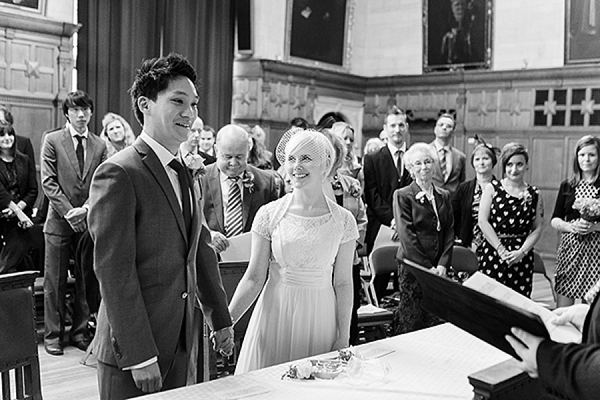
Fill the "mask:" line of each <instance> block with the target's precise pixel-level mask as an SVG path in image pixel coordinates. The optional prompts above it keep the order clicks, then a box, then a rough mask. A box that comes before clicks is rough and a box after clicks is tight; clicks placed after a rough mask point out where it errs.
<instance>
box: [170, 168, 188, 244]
mask: <svg viewBox="0 0 600 400" xmlns="http://www.w3.org/2000/svg"><path fill="white" fill-rule="evenodd" d="M169 167H171V168H173V169H174V170H175V172H177V178H178V179H179V186H180V188H181V204H182V209H183V210H182V211H183V220H184V221H185V229H186V231H187V234H188V236H189V234H190V227H191V226H192V205H191V202H190V180H189V177H188V172H187V169H186V168H184V167H183V165H181V163H180V162H179V161H177V160H176V159H173V160H171V162H170V163H169Z"/></svg>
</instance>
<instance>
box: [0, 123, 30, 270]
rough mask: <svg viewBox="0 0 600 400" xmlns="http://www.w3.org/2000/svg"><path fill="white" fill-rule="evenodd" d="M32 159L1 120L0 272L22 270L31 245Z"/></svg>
mask: <svg viewBox="0 0 600 400" xmlns="http://www.w3.org/2000/svg"><path fill="white" fill-rule="evenodd" d="M35 176H36V171H35V165H34V164H33V161H32V160H30V159H29V157H27V156H26V155H25V154H23V153H21V152H20V151H18V150H16V143H15V134H14V130H13V128H12V125H11V124H9V123H7V122H0V210H2V215H1V216H0V235H1V239H2V241H3V242H4V245H3V246H2V250H1V251H0V274H5V273H10V272H16V271H24V270H25V269H26V268H25V264H24V257H25V256H26V255H27V253H28V251H29V249H30V248H31V242H32V238H31V235H30V232H29V229H28V228H31V227H32V226H33V222H32V221H31V219H30V216H31V211H32V207H33V204H34V202H35V200H36V198H37V193H38V187H37V180H36V178H35Z"/></svg>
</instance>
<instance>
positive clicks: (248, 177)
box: [242, 170, 254, 193]
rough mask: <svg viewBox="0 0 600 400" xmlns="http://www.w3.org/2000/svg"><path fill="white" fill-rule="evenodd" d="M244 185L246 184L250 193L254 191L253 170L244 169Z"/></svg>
mask: <svg viewBox="0 0 600 400" xmlns="http://www.w3.org/2000/svg"><path fill="white" fill-rule="evenodd" d="M242 185H244V187H245V188H246V189H248V191H249V192H250V193H252V192H253V191H254V174H253V173H252V172H250V171H248V170H246V171H244V173H243V174H242Z"/></svg>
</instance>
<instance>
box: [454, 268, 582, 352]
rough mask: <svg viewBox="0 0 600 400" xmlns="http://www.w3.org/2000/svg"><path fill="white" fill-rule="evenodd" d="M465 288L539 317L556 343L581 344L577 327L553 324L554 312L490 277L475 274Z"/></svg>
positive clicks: (464, 284) (467, 281)
mask: <svg viewBox="0 0 600 400" xmlns="http://www.w3.org/2000/svg"><path fill="white" fill-rule="evenodd" d="M463 286H466V287H469V288H471V289H474V290H476V291H478V292H479V293H483V294H485V295H488V296H490V297H493V298H495V299H497V300H500V301H502V302H504V303H507V304H510V305H512V306H514V307H517V308H520V309H522V310H526V311H529V312H531V313H533V314H535V315H538V316H539V317H540V318H541V319H542V322H543V323H544V325H545V326H546V329H547V330H548V333H549V334H550V338H551V339H552V340H554V341H555V342H560V343H580V342H581V333H580V332H579V331H578V330H577V328H575V326H573V325H555V324H553V323H552V322H551V320H552V318H553V317H555V314H554V313H553V312H552V311H550V310H548V309H547V308H545V307H544V306H543V305H541V304H539V303H536V302H535V301H533V300H531V299H529V298H527V297H525V296H523V295H522V294H520V293H517V292H515V291H514V290H512V289H510V288H508V287H506V286H504V285H503V284H501V283H499V282H498V281H496V280H494V279H492V278H490V277H489V276H487V275H484V274H482V273H481V272H475V273H474V274H473V275H472V276H471V277H470V278H469V279H467V280H466V281H465V282H464V283H463Z"/></svg>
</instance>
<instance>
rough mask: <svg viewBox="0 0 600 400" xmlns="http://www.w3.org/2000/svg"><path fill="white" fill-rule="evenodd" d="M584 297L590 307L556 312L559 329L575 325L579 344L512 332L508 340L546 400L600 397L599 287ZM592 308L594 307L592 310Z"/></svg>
mask: <svg viewBox="0 0 600 400" xmlns="http://www.w3.org/2000/svg"><path fill="white" fill-rule="evenodd" d="M598 286H599V285H596V287H595V289H592V290H590V291H589V292H588V294H587V295H586V296H585V297H586V301H587V302H588V304H577V305H574V306H570V307H565V308H558V309H556V310H554V312H555V313H556V314H558V317H557V318H555V319H554V321H553V322H554V323H556V324H557V325H567V324H572V325H574V326H575V327H576V328H577V329H578V330H579V331H580V332H581V333H582V334H583V338H582V341H581V344H579V343H556V342H554V341H552V340H550V339H543V338H541V337H538V336H534V335H532V334H530V333H529V332H525V331H524V330H522V329H519V328H512V330H511V332H512V335H514V337H513V336H512V335H507V336H506V340H507V341H508V342H509V343H510V345H511V346H512V347H513V349H515V351H516V352H517V354H518V355H519V357H521V359H522V360H523V361H521V362H519V366H520V368H521V369H522V370H524V371H525V372H527V373H528V374H529V376H531V377H532V378H537V379H538V381H539V383H540V387H541V389H542V391H543V395H544V397H543V398H544V399H577V400H592V399H593V400H595V399H598V393H600V380H598V376H600V329H599V328H600V303H599V302H598V296H597V294H598V289H600V288H599V287H598ZM590 304H591V306H590Z"/></svg>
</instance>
